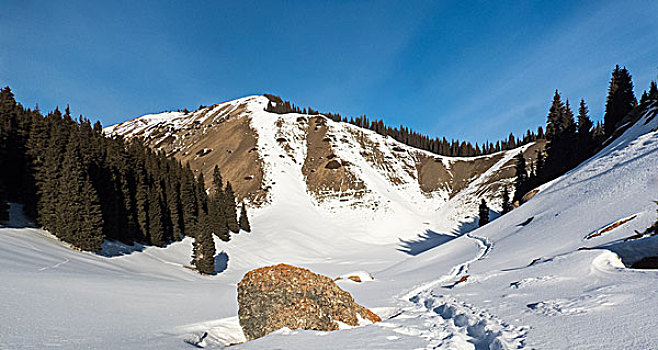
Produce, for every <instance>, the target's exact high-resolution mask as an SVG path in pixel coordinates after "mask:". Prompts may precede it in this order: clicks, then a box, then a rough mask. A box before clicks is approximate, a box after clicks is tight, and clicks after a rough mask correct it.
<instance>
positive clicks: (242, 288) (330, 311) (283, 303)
mask: <svg viewBox="0 0 658 350" xmlns="http://www.w3.org/2000/svg"><path fill="white" fill-rule="evenodd" d="M238 305H239V311H238V315H239V317H240V326H242V330H243V332H244V335H245V337H246V338H247V340H252V339H256V338H260V337H262V336H265V335H267V334H269V333H271V332H273V331H275V330H277V329H280V328H283V327H288V328H290V329H309V330H321V331H332V330H337V329H338V327H339V324H338V322H342V323H345V324H348V325H351V326H358V325H359V316H360V317H361V318H363V319H365V320H368V321H370V322H378V321H381V318H379V316H377V315H376V314H375V313H373V312H372V311H370V310H368V309H367V308H365V307H363V306H361V305H359V304H357V303H355V302H354V299H353V298H352V296H351V295H350V294H349V293H348V292H346V291H344V290H342V289H341V288H340V287H338V285H336V283H335V282H334V281H333V280H332V279H331V278H329V277H327V276H323V275H319V274H316V273H313V272H311V271H309V270H307V269H303V268H299V267H295V266H291V265H286V264H279V265H275V266H268V267H262V268H259V269H255V270H252V271H249V272H247V274H245V276H244V277H243V278H242V280H241V281H240V283H238Z"/></svg>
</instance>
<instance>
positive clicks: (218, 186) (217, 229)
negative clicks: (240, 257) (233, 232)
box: [208, 165, 231, 242]
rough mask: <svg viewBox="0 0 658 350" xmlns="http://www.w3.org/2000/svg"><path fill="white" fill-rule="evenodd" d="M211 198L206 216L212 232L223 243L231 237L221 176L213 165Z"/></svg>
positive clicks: (217, 168)
mask: <svg viewBox="0 0 658 350" xmlns="http://www.w3.org/2000/svg"><path fill="white" fill-rule="evenodd" d="M212 183H213V188H212V196H211V197H210V199H209V200H208V215H209V221H210V226H211V227H212V232H213V233H214V234H215V235H216V236H217V237H219V239H221V240H222V241H224V242H228V241H229V240H230V239H231V237H230V233H229V229H228V222H227V218H226V196H225V194H224V188H223V185H224V183H223V180H222V175H221V173H220V172H219V167H218V166H216V165H215V169H214V170H213V181H212Z"/></svg>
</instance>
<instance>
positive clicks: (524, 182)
mask: <svg viewBox="0 0 658 350" xmlns="http://www.w3.org/2000/svg"><path fill="white" fill-rule="evenodd" d="M514 159H515V160H516V166H515V169H516V180H515V182H514V201H519V202H521V198H522V197H523V195H524V194H525V193H526V191H527V189H528V171H527V170H526V162H525V158H524V157H523V152H519V153H518V154H517V155H516V157H514Z"/></svg>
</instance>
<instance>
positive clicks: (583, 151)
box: [575, 100, 596, 163]
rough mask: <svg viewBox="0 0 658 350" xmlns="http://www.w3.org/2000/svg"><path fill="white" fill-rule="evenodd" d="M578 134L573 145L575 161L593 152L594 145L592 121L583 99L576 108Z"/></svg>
mask: <svg viewBox="0 0 658 350" xmlns="http://www.w3.org/2000/svg"><path fill="white" fill-rule="evenodd" d="M577 126H578V136H577V140H576V145H575V153H576V160H575V161H576V163H580V162H582V161H583V160H585V159H587V158H589V157H590V156H591V155H592V154H593V153H594V148H595V147H596V144H595V141H594V135H593V134H592V127H593V126H594V123H592V120H591V119H590V118H589V109H588V108H587V105H586V104H585V100H580V107H579V108H578V124H577Z"/></svg>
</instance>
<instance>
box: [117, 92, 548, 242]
mask: <svg viewBox="0 0 658 350" xmlns="http://www.w3.org/2000/svg"><path fill="white" fill-rule="evenodd" d="M268 102H269V100H268V98H266V97H264V96H250V97H245V98H241V99H237V100H234V101H229V102H225V103H220V104H216V105H213V106H210V107H205V108H202V109H199V110H197V111H195V112H190V113H183V112H166V113H161V114H154V115H145V116H142V117H139V118H136V119H133V120H130V121H126V122H124V123H120V124H117V125H113V126H110V127H107V128H105V132H106V133H107V134H110V135H121V136H124V137H127V138H131V137H141V138H143V139H144V140H145V141H146V143H147V144H148V145H149V146H151V147H153V148H155V149H159V150H162V151H164V152H166V153H167V154H168V155H171V156H173V157H176V158H177V159H180V160H181V161H183V162H189V164H190V165H191V167H192V169H195V170H196V171H202V172H203V173H204V177H205V179H206V181H207V185H208V186H210V181H211V179H212V176H211V175H212V170H213V167H214V166H215V165H219V167H220V169H221V171H222V175H224V177H225V178H226V179H228V180H229V181H231V184H232V185H233V187H234V189H235V190H236V192H237V194H238V197H239V198H240V199H244V200H246V201H248V202H249V203H250V204H252V205H253V206H259V207H264V208H268V207H271V206H275V207H276V206H278V205H284V206H289V205H291V204H294V205H296V206H298V207H299V208H301V209H300V210H303V208H307V207H314V208H316V209H317V211H318V212H319V213H320V214H321V215H322V216H323V217H324V216H326V217H327V218H337V220H338V221H344V220H342V219H341V218H345V217H346V216H354V217H358V218H360V219H361V221H363V224H364V225H363V229H362V230H360V231H361V232H362V234H364V236H363V237H361V238H362V239H368V237H372V238H373V239H375V240H396V239H397V238H399V235H393V236H391V235H390V234H388V233H386V231H387V230H382V228H387V229H388V230H391V228H397V229H396V231H409V228H410V227H413V229H412V230H411V231H412V232H409V233H410V234H412V236H408V235H407V236H404V235H403V237H405V238H408V237H413V235H414V234H416V233H417V232H421V231H422V230H423V229H431V230H434V231H437V230H438V231H442V232H446V233H451V232H452V231H455V230H458V226H459V225H462V224H463V223H464V222H467V221H469V219H468V217H472V216H474V215H475V214H476V213H477V204H478V203H479V201H480V198H486V199H487V201H489V202H492V203H493V206H492V207H493V208H494V209H497V210H498V211H499V210H500V208H499V207H500V202H501V198H502V197H501V193H502V189H503V186H504V185H506V184H509V183H510V182H511V179H512V177H513V176H514V173H515V171H514V168H513V166H514V161H513V159H512V158H513V156H514V155H516V154H517V153H518V152H521V151H523V152H525V155H526V157H528V158H529V157H533V158H534V157H536V150H538V149H541V148H543V145H544V142H543V140H541V141H539V142H538V143H532V144H529V145H526V146H523V147H520V148H519V149H515V150H511V151H507V152H499V153H495V154H491V155H487V156H480V157H468V158H467V157H459V158H457V157H444V156H438V155H436V154H433V153H430V152H426V151H422V150H418V149H416V148H413V147H409V146H407V145H404V144H402V143H400V142H397V141H395V140H394V139H392V138H390V137H384V136H382V135H379V134H377V133H375V132H373V131H371V130H367V129H363V128H360V127H357V126H354V125H351V124H348V123H340V122H334V121H332V120H331V119H328V118H326V117H324V116H322V115H305V114H298V113H288V114H275V113H270V112H267V111H266V110H265V108H266V106H267V104H268ZM292 198H295V200H290V199H292ZM292 212H298V211H297V210H293V211H292ZM439 218H440V219H439ZM446 218H448V219H449V222H447V221H446ZM318 220H320V218H318ZM335 225H338V226H337V227H341V226H342V225H340V222H337V223H336V224H335ZM467 228H471V226H467ZM346 229H347V228H346ZM462 231H463V230H462ZM365 236H368V237H365Z"/></svg>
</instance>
